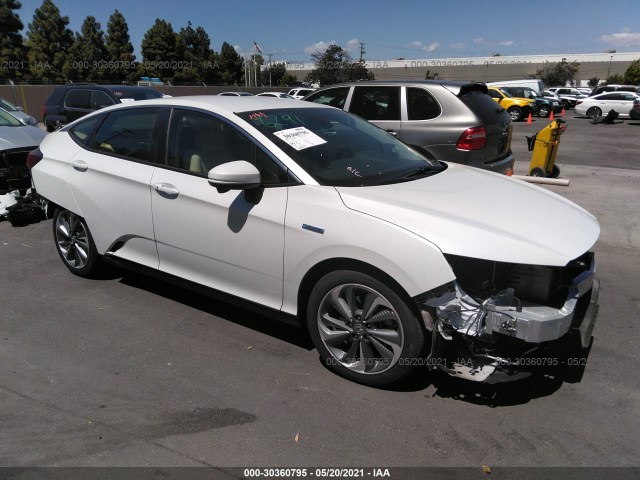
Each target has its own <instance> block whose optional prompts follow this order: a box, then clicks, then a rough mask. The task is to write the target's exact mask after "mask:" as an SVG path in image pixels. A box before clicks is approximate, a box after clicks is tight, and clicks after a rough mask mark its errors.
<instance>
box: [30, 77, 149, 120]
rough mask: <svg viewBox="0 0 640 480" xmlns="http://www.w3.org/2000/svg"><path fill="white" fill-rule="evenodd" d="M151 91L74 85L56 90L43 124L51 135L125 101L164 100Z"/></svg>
mask: <svg viewBox="0 0 640 480" xmlns="http://www.w3.org/2000/svg"><path fill="white" fill-rule="evenodd" d="M161 97H162V93H160V92H158V91H157V90H154V89H153V88H149V87H137V86H131V85H94V84H88V85H87V84H73V85H60V86H58V87H56V88H55V89H54V90H53V92H51V95H49V98H47V101H46V102H45V104H44V105H43V106H42V121H43V122H44V124H45V126H46V127H47V131H48V132H53V131H54V130H55V129H56V128H59V127H61V126H62V125H65V124H67V123H69V122H73V121H74V120H76V119H78V118H80V117H83V116H85V115H86V114H88V113H91V112H93V111H94V110H98V109H100V108H104V107H108V106H109V105H114V104H116V103H123V102H126V101H135V100H148V99H153V98H161Z"/></svg>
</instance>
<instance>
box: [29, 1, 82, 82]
mask: <svg viewBox="0 0 640 480" xmlns="http://www.w3.org/2000/svg"><path fill="white" fill-rule="evenodd" d="M67 25H69V17H67V16H64V17H63V16H61V15H60V10H58V7H56V6H55V4H54V3H53V1H52V0H44V1H43V2H42V5H41V6H40V7H39V8H36V10H35V12H34V13H33V21H32V22H31V23H30V24H29V30H28V31H27V47H28V48H29V54H28V56H29V63H30V68H31V73H32V74H33V75H34V76H36V77H38V78H39V79H41V80H46V81H61V80H64V74H63V72H62V68H63V66H64V63H65V59H66V56H67V51H68V50H69V48H70V47H71V45H72V44H73V32H72V31H71V30H70V29H68V28H67Z"/></svg>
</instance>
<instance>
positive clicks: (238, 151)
mask: <svg viewBox="0 0 640 480" xmlns="http://www.w3.org/2000/svg"><path fill="white" fill-rule="evenodd" d="M168 154H169V155H168V160H169V163H168V164H169V166H171V167H174V168H177V169H180V170H184V171H187V172H190V173H193V174H196V175H202V176H206V175H207V173H208V172H209V170H211V169H212V168H214V167H216V166H218V165H221V164H223V163H228V162H233V161H235V160H246V161H247V162H249V163H252V164H253V165H255V166H256V168H257V169H258V170H259V171H260V174H261V182H262V184H264V185H274V184H282V183H289V177H288V174H287V172H286V170H284V169H283V168H281V167H280V166H279V165H278V164H277V163H276V162H275V161H274V160H272V159H271V158H270V157H269V156H268V155H267V154H266V153H265V152H264V151H263V150H262V149H261V148H260V147H259V146H258V145H257V144H256V143H255V142H254V141H253V140H252V139H250V138H249V137H247V136H246V135H244V134H243V133H242V132H241V131H240V130H238V128H236V127H235V126H233V125H230V124H229V123H227V122H225V121H223V120H221V119H220V118H218V117H215V116H213V115H209V114H205V113H201V112H195V111H191V110H175V111H174V114H173V116H172V121H171V135H170V140H169V151H168Z"/></svg>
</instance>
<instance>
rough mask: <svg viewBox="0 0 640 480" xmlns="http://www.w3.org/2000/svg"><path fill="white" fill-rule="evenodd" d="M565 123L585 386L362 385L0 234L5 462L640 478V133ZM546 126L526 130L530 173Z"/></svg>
mask: <svg viewBox="0 0 640 480" xmlns="http://www.w3.org/2000/svg"><path fill="white" fill-rule="evenodd" d="M566 119H567V123H568V129H567V131H566V133H565V135H563V137H562V143H561V145H560V150H559V153H558V161H557V162H558V164H559V166H560V168H561V176H562V177H564V178H568V179H570V181H571V183H570V185H569V187H545V188H549V189H550V190H553V191H555V192H556V193H558V194H560V195H563V196H565V197H567V198H569V199H571V200H574V201H576V202H577V203H579V204H580V205H581V206H583V207H585V208H586V209H587V210H589V211H591V212H592V213H594V214H595V215H596V216H597V217H598V219H599V221H600V223H601V226H602V233H601V236H600V239H599V241H598V243H597V244H596V246H595V251H596V259H597V264H598V272H597V275H598V277H599V278H600V280H601V294H600V315H599V319H598V322H597V324H596V327H595V332H594V335H595V339H594V343H593V346H592V349H591V355H590V357H589V360H588V364H587V365H586V369H585V371H584V375H583V377H582V379H581V381H580V382H577V383H569V382H567V381H563V379H562V378H561V376H555V377H554V376H546V377H545V376H539V377H536V378H533V379H530V380H525V381H522V382H518V383H514V384H506V385H497V386H490V385H479V384H474V383H469V382H462V381H457V380H454V379H450V378H449V377H446V376H443V375H438V374H436V375H431V374H429V373H428V372H426V371H424V370H421V371H418V372H416V374H415V375H414V377H413V378H412V379H411V380H410V381H408V382H407V383H405V384H403V385H402V386H400V387H399V388H395V389H387V390H383V389H374V388H368V387H364V386H361V385H357V384H355V383H351V382H349V381H347V380H344V379H342V378H340V377H338V376H336V375H335V374H333V373H332V372H330V371H329V370H327V369H326V368H324V367H323V365H322V363H321V362H320V360H319V358H318V355H317V353H316V351H315V350H314V349H313V347H312V345H311V343H310V341H309V339H308V337H307V335H306V333H305V332H304V331H302V330H300V329H297V328H295V327H292V326H289V325H285V324H281V323H278V322H275V321H273V320H271V319H268V318H265V317H262V316H259V315H256V314H253V313H251V312H249V311H248V310H244V309H241V308H237V307H232V306H230V305H227V304H225V303H220V302H218V301H215V300H212V299H210V298H209V297H205V296H202V295H199V294H195V293H192V292H190V291H188V290H184V289H180V288H177V287H175V286H173V285H170V284H166V283H162V282H159V281H156V280H152V279H149V278H146V277H142V276H139V275H135V274H130V273H125V274H123V275H120V274H117V273H116V274H114V275H112V276H111V277H110V278H107V279H104V280H84V279H80V278H78V277H75V276H73V275H71V274H70V273H69V272H68V271H67V270H66V268H65V267H64V266H63V264H62V262H61V261H60V259H59V258H58V255H57V253H56V251H55V248H54V245H53V240H52V232H51V228H52V227H51V222H50V221H42V222H40V223H37V224H34V225H29V226H26V227H21V228H14V227H12V226H11V225H10V224H9V223H8V222H0V266H1V272H2V274H1V275H0V466H156V467H169V466H202V465H212V466H218V467H232V466H238V467H249V466H290V467H292V466H307V467H309V466H313V467H316V466H328V467H334V466H383V467H393V466H469V467H476V468H480V466H481V465H487V466H490V467H491V468H494V469H495V468H499V467H501V466H537V467H539V466H584V467H587V466H588V467H596V466H638V464H639V461H638V458H640V457H639V456H638V446H637V445H638V444H637V438H638V436H639V435H640V420H639V419H640V375H638V372H637V366H638V365H639V364H640V359H639V354H638V343H639V341H638V333H639V330H640V326H639V323H638V319H639V315H638V314H639V313H640V287H639V286H638V278H639V273H640V225H639V218H640V216H639V215H638V212H637V209H638V206H639V205H640V190H639V188H638V185H639V181H640V171H639V170H640V169H639V166H640V156H639V155H638V139H639V138H640V122H630V121H625V122H623V123H621V124H618V125H592V124H591V123H590V122H589V120H587V119H574V118H570V117H569V115H567V117H566ZM547 123H548V121H547V120H544V119H537V118H536V119H535V121H534V122H533V124H531V125H527V124H516V125H515V128H514V136H513V149H514V152H515V153H516V158H517V160H518V162H517V164H516V173H519V174H525V173H526V170H527V163H528V158H529V155H530V153H529V152H528V151H527V148H526V141H525V139H524V137H525V136H527V135H531V134H532V133H534V132H536V131H538V130H539V129H541V128H542V127H544V126H545V125H546V124H547ZM504 201H505V202H509V199H508V198H505V199H504ZM496 209H497V214H499V209H500V206H499V205H496ZM123 214H124V212H123ZM553 214H554V212H548V215H553ZM536 220H537V219H535V218H532V219H523V221H527V222H535V221H536Z"/></svg>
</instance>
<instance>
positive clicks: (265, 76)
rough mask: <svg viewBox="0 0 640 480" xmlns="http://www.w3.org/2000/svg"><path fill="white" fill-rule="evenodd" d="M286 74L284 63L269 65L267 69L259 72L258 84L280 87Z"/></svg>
mask: <svg viewBox="0 0 640 480" xmlns="http://www.w3.org/2000/svg"><path fill="white" fill-rule="evenodd" d="M286 74H287V69H286V67H285V63H275V62H274V63H270V64H269V66H268V67H267V68H265V69H264V70H262V71H261V72H260V83H262V84H263V85H280V82H281V81H282V79H283V78H284V76H285V75H286Z"/></svg>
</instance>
